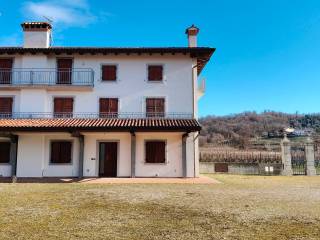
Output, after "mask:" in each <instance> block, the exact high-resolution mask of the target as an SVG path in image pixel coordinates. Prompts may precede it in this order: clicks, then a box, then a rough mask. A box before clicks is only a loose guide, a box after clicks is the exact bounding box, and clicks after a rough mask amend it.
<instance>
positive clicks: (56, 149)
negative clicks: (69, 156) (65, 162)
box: [51, 142, 60, 163]
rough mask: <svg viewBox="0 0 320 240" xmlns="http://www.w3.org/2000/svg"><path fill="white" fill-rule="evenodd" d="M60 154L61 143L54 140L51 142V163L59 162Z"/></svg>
mask: <svg viewBox="0 0 320 240" xmlns="http://www.w3.org/2000/svg"><path fill="white" fill-rule="evenodd" d="M59 156H60V143H59V142H52V143H51V163H59Z"/></svg>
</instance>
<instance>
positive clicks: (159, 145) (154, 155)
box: [145, 141, 166, 163]
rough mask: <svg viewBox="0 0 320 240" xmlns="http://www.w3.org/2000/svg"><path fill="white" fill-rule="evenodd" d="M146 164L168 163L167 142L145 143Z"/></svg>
mask: <svg viewBox="0 0 320 240" xmlns="http://www.w3.org/2000/svg"><path fill="white" fill-rule="evenodd" d="M145 156H146V163H165V162H166V142H165V141H146V143H145Z"/></svg>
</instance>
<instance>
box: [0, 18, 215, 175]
mask: <svg viewBox="0 0 320 240" xmlns="http://www.w3.org/2000/svg"><path fill="white" fill-rule="evenodd" d="M21 26H22V30H23V34H24V43H23V46H22V47H0V177H12V176H16V177H197V176H198V173H199V159H198V139H197V137H198V134H199V131H200V129H201V126H200V125H199V123H198V121H197V118H198V100H199V98H200V97H201V95H202V94H203V91H204V85H203V83H200V84H199V81H198V75H199V74H200V72H201V70H202V69H203V67H204V66H205V64H206V63H207V62H208V61H209V59H210V57H211V55H212V54H213V52H214V50H215V49H214V48H207V47H197V34H198V32H199V29H198V28H196V27H195V26H191V27H190V28H188V29H187V30H186V34H187V36H188V42H189V46H188V47H162V48H108V47H106V48H92V47H90V48H89V47H54V46H51V45H50V42H51V32H52V26H51V25H50V24H49V23H46V22H26V23H23V24H22V25H21Z"/></svg>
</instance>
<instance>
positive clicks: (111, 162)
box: [99, 142, 118, 177]
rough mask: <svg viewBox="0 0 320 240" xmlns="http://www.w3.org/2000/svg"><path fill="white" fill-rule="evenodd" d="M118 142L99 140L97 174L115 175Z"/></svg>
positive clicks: (104, 175) (102, 175) (103, 175)
mask: <svg viewBox="0 0 320 240" xmlns="http://www.w3.org/2000/svg"><path fill="white" fill-rule="evenodd" d="M117 160H118V143H117V142H101V143H100V145H99V176H100V177H117Z"/></svg>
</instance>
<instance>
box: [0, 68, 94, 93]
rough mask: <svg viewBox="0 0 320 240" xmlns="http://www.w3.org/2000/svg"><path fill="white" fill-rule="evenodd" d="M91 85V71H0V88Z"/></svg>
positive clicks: (42, 69) (92, 81)
mask: <svg viewBox="0 0 320 240" xmlns="http://www.w3.org/2000/svg"><path fill="white" fill-rule="evenodd" d="M93 83H94V71H93V70H92V69H85V68H83V69H72V70H57V69H44V68H38V69H36V68H33V69H26V68H23V69H18V68H14V69H0V88H1V85H13V86H28V85H30V86H37V85H47V86H55V85H66V86H68V85H71V86H93Z"/></svg>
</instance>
